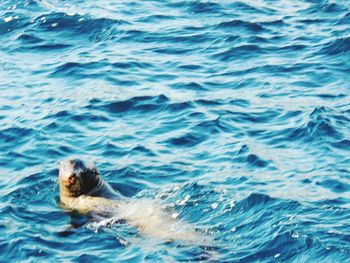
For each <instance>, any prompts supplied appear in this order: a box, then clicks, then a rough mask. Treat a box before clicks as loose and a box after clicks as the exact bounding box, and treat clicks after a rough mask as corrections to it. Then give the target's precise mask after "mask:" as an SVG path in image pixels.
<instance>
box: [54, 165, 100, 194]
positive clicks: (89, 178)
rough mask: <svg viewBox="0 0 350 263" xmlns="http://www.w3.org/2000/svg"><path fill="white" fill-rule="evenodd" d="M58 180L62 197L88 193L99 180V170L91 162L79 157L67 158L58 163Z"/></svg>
mask: <svg viewBox="0 0 350 263" xmlns="http://www.w3.org/2000/svg"><path fill="white" fill-rule="evenodd" d="M58 180H59V185H60V194H61V198H62V197H78V196H80V195H88V193H89V192H91V191H92V190H93V189H94V188H95V187H96V186H98V184H99V182H100V177H99V172H98V170H97V168H96V167H95V166H94V165H93V164H89V165H87V164H86V163H85V162H83V161H82V160H80V159H69V160H65V161H62V162H61V163H60V168H59V174H58Z"/></svg>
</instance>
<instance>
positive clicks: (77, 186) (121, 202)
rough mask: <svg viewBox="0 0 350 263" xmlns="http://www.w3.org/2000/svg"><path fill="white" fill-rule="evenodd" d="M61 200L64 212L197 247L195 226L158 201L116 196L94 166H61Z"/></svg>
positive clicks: (79, 163)
mask: <svg viewBox="0 0 350 263" xmlns="http://www.w3.org/2000/svg"><path fill="white" fill-rule="evenodd" d="M59 188H60V200H61V203H62V204H63V206H64V208H66V209H68V210H74V211H77V212H79V213H83V214H88V213H97V214H99V215H103V216H106V215H108V216H112V217H117V218H119V219H122V220H125V221H126V222H127V223H129V224H130V225H132V226H135V227H137V228H138V229H139V230H140V232H141V233H142V234H144V235H148V236H152V237H155V238H160V239H165V240H167V241H170V240H182V241H187V242H191V243H197V241H198V237H199V235H198V233H197V232H196V231H195V230H194V228H193V226H192V225H190V224H188V223H185V222H181V221H179V220H177V219H176V216H171V215H170V214H169V213H167V212H166V211H165V210H164V209H163V208H162V205H161V204H160V203H158V202H156V201H154V200H141V199H130V198H125V197H122V196H121V195H120V194H118V193H116V192H115V191H114V190H113V189H112V187H111V186H110V185H109V184H108V183H106V182H105V181H104V180H103V179H102V177H101V175H100V174H99V172H98V170H97V168H96V167H95V166H94V165H92V164H91V165H88V164H86V163H85V162H83V161H82V160H79V159H70V160H66V161H63V162H61V164H60V168H59Z"/></svg>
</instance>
